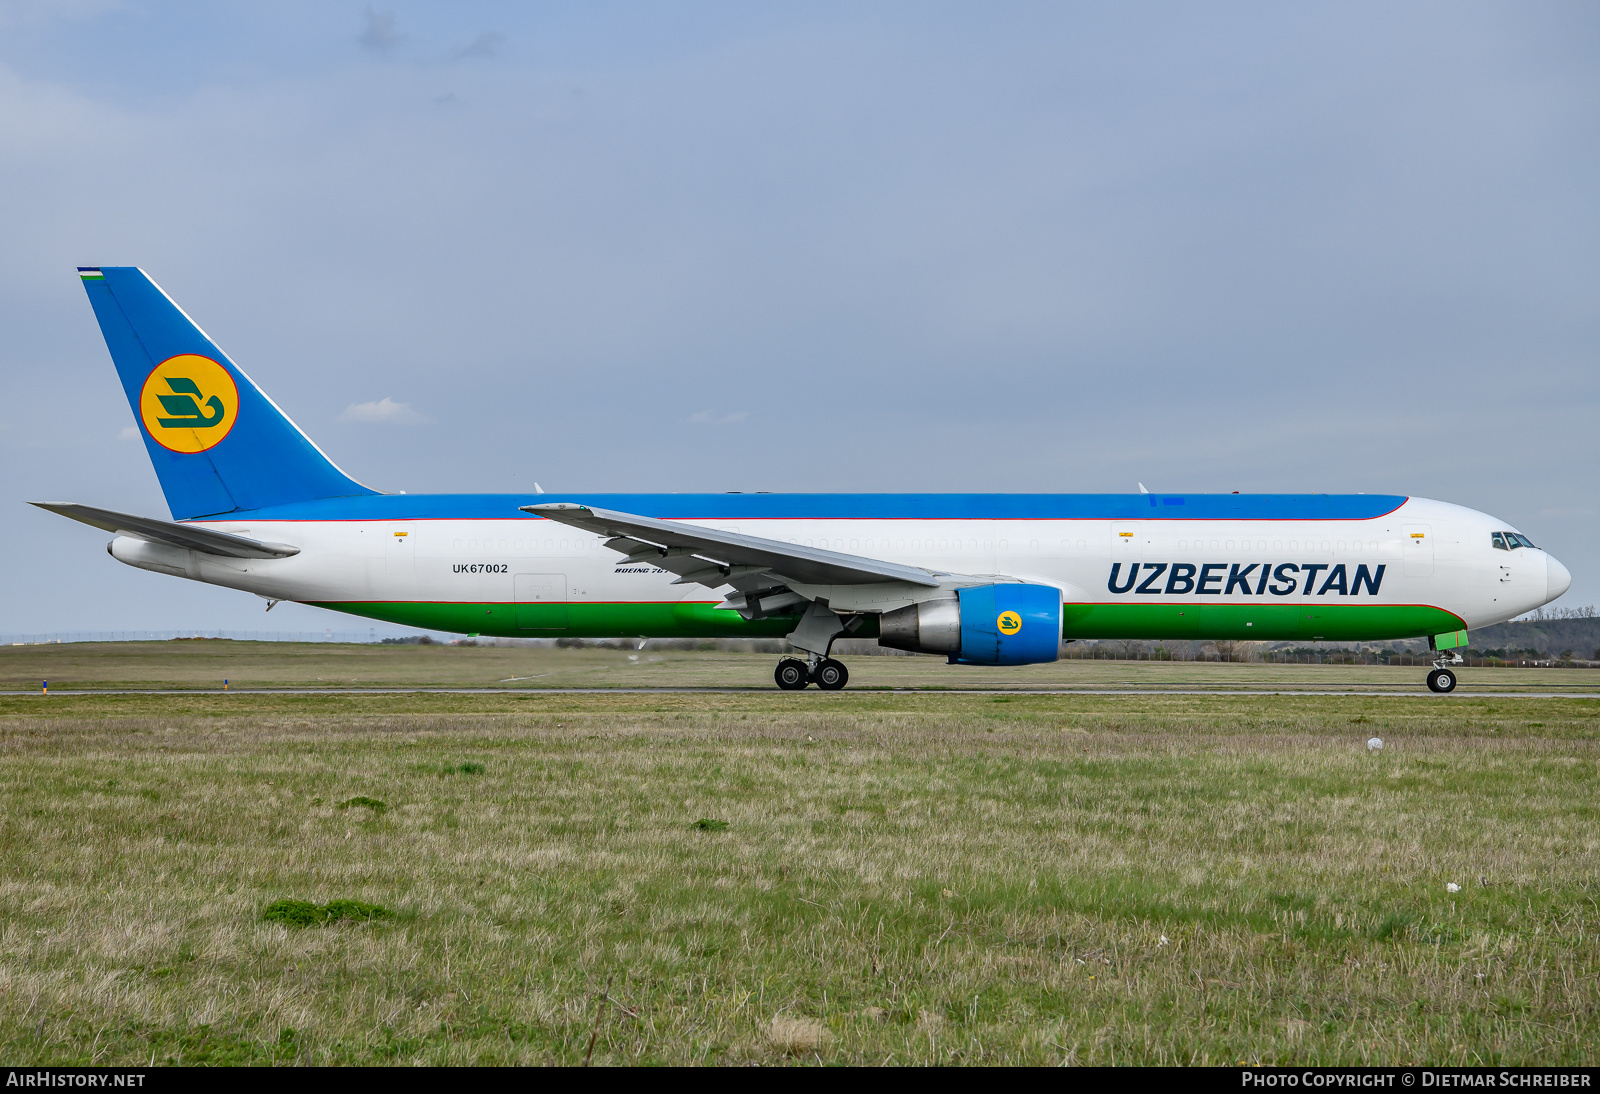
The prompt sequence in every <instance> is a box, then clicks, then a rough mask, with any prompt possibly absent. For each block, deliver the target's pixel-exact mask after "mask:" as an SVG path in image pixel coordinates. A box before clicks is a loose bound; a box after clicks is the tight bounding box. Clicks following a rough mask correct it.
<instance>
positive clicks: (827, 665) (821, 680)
mask: <svg viewBox="0 0 1600 1094" xmlns="http://www.w3.org/2000/svg"><path fill="white" fill-rule="evenodd" d="M811 679H813V680H815V681H816V683H817V687H819V688H821V689H822V690H823V691H838V690H839V689H840V688H842V687H844V686H845V685H846V684H848V683H849V682H850V670H849V669H847V668H845V667H844V664H843V663H842V662H839V661H835V660H834V659H833V658H831V657H829V658H826V659H824V660H823V662H822V663H821V664H820V665H818V666H817V671H816V672H814V673H812V674H811Z"/></svg>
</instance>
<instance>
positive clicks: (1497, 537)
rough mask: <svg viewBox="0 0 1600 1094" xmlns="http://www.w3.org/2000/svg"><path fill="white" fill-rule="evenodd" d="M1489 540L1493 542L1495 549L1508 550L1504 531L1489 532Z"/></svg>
mask: <svg viewBox="0 0 1600 1094" xmlns="http://www.w3.org/2000/svg"><path fill="white" fill-rule="evenodd" d="M1489 542H1490V543H1492V544H1494V545H1495V548H1496V549H1497V550H1501V551H1508V550H1510V548H1509V547H1507V546H1506V537H1505V535H1504V533H1501V532H1491V533H1490V534H1489Z"/></svg>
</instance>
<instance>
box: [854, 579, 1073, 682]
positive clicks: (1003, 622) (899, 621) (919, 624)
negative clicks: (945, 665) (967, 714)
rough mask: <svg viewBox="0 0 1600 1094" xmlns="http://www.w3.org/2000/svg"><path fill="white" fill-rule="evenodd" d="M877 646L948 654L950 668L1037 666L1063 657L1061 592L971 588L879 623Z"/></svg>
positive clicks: (1041, 587)
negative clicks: (963, 666) (961, 666)
mask: <svg viewBox="0 0 1600 1094" xmlns="http://www.w3.org/2000/svg"><path fill="white" fill-rule="evenodd" d="M878 645H880V646H888V647H890V648H891V649H897V650H910V651H911V652H912V653H943V654H948V655H949V657H950V663H951V664H952V665H1036V664H1040V663H1043V662H1046V661H1055V660H1057V659H1058V658H1060V656H1061V590H1060V589H1057V588H1054V587H1053V586H1050V585H1027V584H1021V583H1008V584H1004V585H975V586H973V587H971V588H967V589H958V590H956V595H955V596H954V597H947V598H944V599H940V600H925V601H923V602H922V603H921V604H912V605H909V606H908V607H904V608H898V609H896V610H895V611H892V612H884V613H883V615H882V616H880V617H879V619H878Z"/></svg>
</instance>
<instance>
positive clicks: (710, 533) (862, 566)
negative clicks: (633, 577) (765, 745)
mask: <svg viewBox="0 0 1600 1094" xmlns="http://www.w3.org/2000/svg"><path fill="white" fill-rule="evenodd" d="M518 508H519V509H521V510H522V511H523V512H524V513H532V514H534V515H535V516H540V517H545V518H547V519H549V520H553V521H556V522H557V523H559V524H566V525H570V526H571V527H573V528H581V529H583V530H584V531H586V532H594V533H597V534H599V535H604V536H612V537H617V536H629V537H632V538H634V539H641V540H645V541H647V542H650V543H655V544H658V545H660V546H662V547H665V548H668V549H672V548H682V547H687V548H692V549H693V550H695V551H696V552H697V553H704V554H707V555H710V556H711V557H713V558H715V559H716V560H717V561H719V562H722V563H725V564H727V565H729V566H761V567H763V568H764V569H767V570H770V571H772V572H773V573H774V574H778V575H781V576H783V577H786V578H790V579H793V580H795V581H799V582H803V583H805V584H808V585H865V584H870V583H874V582H879V581H904V582H907V583H909V584H912V585H922V586H925V587H927V588H938V586H939V579H938V578H936V577H934V576H933V575H932V574H931V573H929V572H928V571H927V570H924V569H921V568H919V567H916V566H903V565H901V564H900V563H898V562H884V561H882V560H880V559H875V558H863V557H861V556H860V555H846V554H841V553H840V552H838V551H825V550H822V549H820V548H817V547H802V546H800V545H798V544H794V543H784V542H783V541H782V540H776V539H762V538H761V537H760V536H746V535H742V534H740V533H738V532H724V531H721V530H719V529H716V528H707V527H705V526H704V525H700V524H685V523H683V522H682V521H676V520H656V519H655V518H654V517H640V516H635V515H633V514H632V513H617V512H613V511H612V510H610V509H592V508H590V507H588V506H586V505H578V504H575V503H573V502H548V503H546V504H544V505H522V506H518Z"/></svg>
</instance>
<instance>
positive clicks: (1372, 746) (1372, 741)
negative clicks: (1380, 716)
mask: <svg viewBox="0 0 1600 1094" xmlns="http://www.w3.org/2000/svg"><path fill="white" fill-rule="evenodd" d="M1382 747H1383V738H1382V737H1369V738H1367V751H1368V752H1376V751H1378V749H1380V748H1382Z"/></svg>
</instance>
